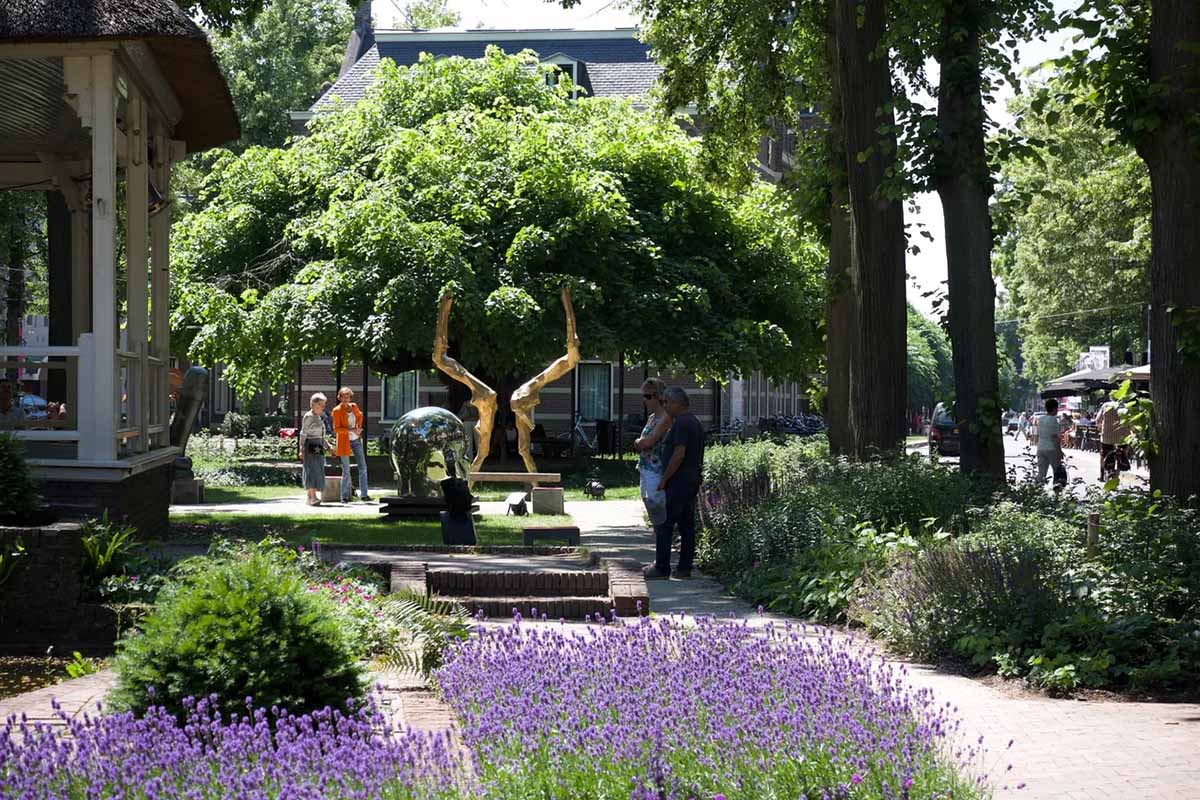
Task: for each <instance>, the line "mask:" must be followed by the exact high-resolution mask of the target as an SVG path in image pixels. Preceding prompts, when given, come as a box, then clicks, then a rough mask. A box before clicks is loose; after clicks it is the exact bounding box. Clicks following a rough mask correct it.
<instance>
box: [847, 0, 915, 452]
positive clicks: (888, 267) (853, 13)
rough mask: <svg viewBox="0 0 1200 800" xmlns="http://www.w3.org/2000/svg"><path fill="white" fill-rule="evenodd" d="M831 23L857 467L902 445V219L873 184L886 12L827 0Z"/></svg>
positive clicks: (887, 156)
mask: <svg viewBox="0 0 1200 800" xmlns="http://www.w3.org/2000/svg"><path fill="white" fill-rule="evenodd" d="M860 10H861V15H862V24H861V25H860V24H859V22H858V16H859V12H860ZM836 18H837V41H838V77H839V80H840V83H841V91H842V121H843V126H842V127H843V130H844V132H845V137H846V173H847V186H848V188H849V191H850V214H851V217H852V220H853V227H852V231H853V233H852V240H851V242H852V249H851V278H852V282H853V287H854V288H853V292H854V312H855V318H854V336H853V340H854V341H853V346H852V350H851V358H850V381H849V397H850V403H849V407H850V430H851V431H852V433H853V442H852V448H851V454H852V455H853V456H855V457H856V458H866V457H869V456H871V455H873V454H878V453H882V452H888V451H894V450H896V449H897V448H899V446H900V444H901V442H902V440H903V438H904V406H905V395H906V387H907V379H906V374H905V370H906V347H907V344H906V338H905V337H906V308H905V302H904V210H903V206H902V205H901V200H900V198H899V197H897V196H895V194H894V193H892V192H889V191H888V190H887V188H886V187H884V185H883V184H884V181H885V180H886V179H887V178H888V177H889V172H890V171H894V170H895V169H896V168H897V165H896V135H895V132H894V125H895V115H894V113H893V111H892V83H891V70H890V69H889V66H888V59H887V56H886V53H882V54H879V53H876V50H877V49H878V47H879V43H880V40H881V39H882V36H883V31H884V24H885V21H886V19H887V8H886V3H885V2H884V0H866V2H865V4H859V3H856V2H854V0H837V14H836ZM880 130H882V131H883V132H882V133H881V132H880Z"/></svg>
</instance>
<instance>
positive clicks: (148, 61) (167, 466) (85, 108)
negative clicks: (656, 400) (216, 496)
mask: <svg viewBox="0 0 1200 800" xmlns="http://www.w3.org/2000/svg"><path fill="white" fill-rule="evenodd" d="M238 136H239V129H238V123H237V116H236V114H235V113H234V110H233V104H232V100H231V99H230V96H229V90H228V87H227V86H226V85H225V82H224V79H223V78H222V77H221V73H220V70H219V69H218V67H217V64H216V62H215V60H214V58H213V55H212V50H211V49H210V47H209V45H208V42H207V40H206V38H205V35H204V33H203V32H202V31H201V30H200V29H199V28H198V27H197V26H196V25H195V23H193V22H192V20H191V19H190V18H189V17H188V16H187V15H186V14H184V13H183V12H182V11H180V10H179V8H178V6H176V5H175V4H174V3H173V2H171V0H138V2H136V3H130V2H127V1H126V0H5V2H4V3H3V4H0V191H5V190H10V191H11V190H24V191H44V192H46V193H47V209H48V213H47V220H46V222H47V234H48V239H49V242H48V250H49V259H48V261H49V267H50V269H49V274H50V287H49V298H50V309H49V311H50V344H49V346H45V347H12V346H0V368H4V369H11V368H13V367H14V366H16V365H17V364H18V363H20V364H21V366H24V367H26V368H28V367H29V366H30V361H31V360H33V361H36V360H39V359H40V360H42V361H43V363H42V364H41V365H40V368H41V369H46V370H49V376H48V382H47V385H48V386H49V387H50V389H49V391H48V392H47V393H48V394H50V395H57V396H51V397H49V398H47V399H49V400H51V401H54V402H65V403H66V411H67V413H66V417H65V419H57V420H45V419H43V420H33V419H24V420H19V421H7V422H5V423H4V425H3V427H6V428H10V429H15V433H16V435H17V436H18V437H20V438H21V439H23V440H24V441H25V447H26V452H27V454H28V457H29V462H30V463H31V464H32V465H33V467H34V470H35V474H36V475H37V476H38V478H39V479H41V481H42V482H43V487H44V496H45V497H46V499H47V501H48V503H49V504H50V505H52V506H57V507H58V508H60V509H61V510H63V511H64V512H67V513H68V514H70V513H71V512H76V513H78V514H90V513H96V512H97V511H99V510H101V509H108V510H110V511H111V512H113V513H114V514H115V515H116V516H119V517H124V518H126V519H129V520H130V521H131V522H133V523H134V524H136V525H138V526H139V527H142V528H144V529H146V531H145V532H152V531H155V530H158V529H161V528H164V527H165V526H166V523H167V505H168V501H169V490H170V484H169V481H170V470H171V465H172V462H173V461H174V457H175V456H176V455H177V451H176V449H175V448H172V447H171V446H170V441H169V427H170V419H169V414H170V408H169V392H170V387H169V378H168V374H169V372H168V370H169V358H170V355H169V354H170V348H169V343H170V332H169V330H168V310H169V306H170V287H169V281H170V271H169V248H168V240H169V235H170V227H171V208H170V203H169V201H168V200H167V195H168V190H169V185H170V175H171V164H172V162H174V161H178V160H179V159H181V158H183V157H184V155H185V154H186V153H187V152H194V151H197V150H203V149H206V148H209V147H213V146H216V145H219V144H222V143H224V142H227V141H230V140H232V139H236V138H237V137H238ZM119 288H120V289H123V291H121V292H120V293H119V294H118V289H119ZM2 344H3V342H2V341H0V345H2Z"/></svg>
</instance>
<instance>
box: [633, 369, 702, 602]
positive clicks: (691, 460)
mask: <svg viewBox="0 0 1200 800" xmlns="http://www.w3.org/2000/svg"><path fill="white" fill-rule="evenodd" d="M663 407H664V408H665V409H666V412H667V413H668V414H670V415H671V418H672V419H673V420H674V423H673V424H672V425H671V431H670V432H669V433H668V434H667V438H666V441H665V447H664V448H663V452H664V455H665V456H666V458H667V459H668V461H667V466H666V469H664V470H663V476H662V481H661V482H660V483H659V488H660V489H662V490H664V491H665V492H666V495H667V519H666V521H665V522H663V523H662V524H661V525H656V526H654V550H655V559H654V565H653V566H650V567H647V568H646V577H647V578H651V579H653V578H667V577H675V578H681V579H687V578H690V577H692V561H693V560H694V559H695V557H696V497H697V496H698V495H699V493H700V480H701V476H702V473H703V469H704V430H703V429H702V428H701V427H700V420H698V419H696V416H695V415H694V414H692V412H691V401H690V400H689V398H688V396H687V392H685V391H684V390H683V389H680V388H679V387H678V386H672V387H671V388H670V389H667V391H666V392H664V393H663ZM676 526H678V527H679V564H678V566H677V567H676V568H675V572H674V573H672V572H671V540H672V538H673V537H674V534H675V527H676Z"/></svg>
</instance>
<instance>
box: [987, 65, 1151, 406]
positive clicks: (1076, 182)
mask: <svg viewBox="0 0 1200 800" xmlns="http://www.w3.org/2000/svg"><path fill="white" fill-rule="evenodd" d="M1052 86H1057V87H1058V88H1060V89H1061V88H1062V87H1061V85H1059V84H1052ZM1088 94H1090V90H1088V91H1082V92H1064V93H1063V95H1062V97H1061V98H1060V97H1058V93H1057V92H1054V93H1052V94H1051V95H1050V99H1049V101H1048V102H1044V103H1038V104H1037V107H1036V110H1035V109H1034V108H1031V103H1030V101H1029V100H1028V99H1025V98H1019V99H1017V100H1015V101H1013V111H1014V112H1015V114H1016V116H1017V118H1018V120H1019V122H1018V127H1019V131H1020V133H1021V135H1022V136H1023V137H1025V138H1026V139H1028V140H1029V141H1031V142H1033V143H1034V144H1033V145H1032V147H1031V148H1030V149H1028V150H1022V151H1019V152H1015V153H1013V154H1012V155H1010V156H1009V157H1008V158H1005V159H1004V160H1003V161H1002V162H1001V165H1000V176H1001V177H1000V187H1001V188H1000V192H999V193H998V196H997V201H998V202H997V209H998V210H997V220H998V222H999V223H1000V224H999V226H998V227H999V230H1000V232H1001V235H1000V237H999V242H998V248H997V256H996V265H997V271H998V273H999V274H1000V275H1001V276H1002V278H1003V280H1004V285H1005V287H1006V288H1007V289H1008V291H1009V305H1008V309H1007V311H1008V313H1009V314H1011V315H1012V318H1013V319H1016V320H1018V321H1019V323H1020V336H1021V340H1022V349H1023V355H1024V359H1025V369H1024V372H1025V374H1026V375H1027V376H1028V377H1029V378H1031V379H1032V380H1034V381H1036V382H1038V383H1044V382H1045V381H1046V380H1048V379H1051V378H1055V377H1058V376H1059V375H1062V374H1064V373H1066V372H1069V371H1071V370H1073V369H1074V367H1075V363H1076V359H1078V357H1079V354H1080V352H1083V351H1086V350H1087V348H1088V347H1089V346H1091V345H1108V346H1109V347H1110V348H1111V351H1112V358H1113V362H1114V363H1119V362H1120V361H1121V360H1122V359H1123V358H1124V354H1125V351H1127V350H1128V351H1130V352H1131V353H1134V354H1140V353H1141V352H1142V351H1144V350H1145V346H1146V345H1145V333H1146V304H1147V303H1149V301H1150V274H1149V266H1150V205H1151V200H1150V175H1149V172H1148V171H1147V169H1146V166H1145V164H1144V162H1143V161H1142V160H1141V159H1140V158H1139V157H1138V156H1137V154H1136V153H1135V152H1134V151H1133V148H1132V147H1130V146H1129V145H1128V144H1125V143H1123V142H1121V141H1119V140H1117V139H1116V138H1115V137H1114V136H1113V135H1112V133H1111V132H1109V131H1106V130H1105V129H1103V128H1099V127H1097V126H1096V125H1095V124H1094V123H1093V122H1092V120H1090V119H1089V118H1087V117H1086V116H1081V115H1080V114H1079V113H1076V112H1075V111H1074V107H1075V106H1076V105H1077V104H1079V103H1080V102H1082V101H1083V100H1084V99H1085V98H1086V96H1087V95H1088Z"/></svg>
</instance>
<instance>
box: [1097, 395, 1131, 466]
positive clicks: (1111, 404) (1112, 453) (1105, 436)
mask: <svg viewBox="0 0 1200 800" xmlns="http://www.w3.org/2000/svg"><path fill="white" fill-rule="evenodd" d="M1098 416H1099V422H1100V480H1101V481H1106V480H1108V479H1109V478H1111V477H1113V476H1114V475H1117V474H1118V473H1119V472H1120V471H1121V470H1122V469H1128V468H1129V466H1128V465H1129V455H1128V448H1127V446H1126V444H1125V438H1126V437H1127V436H1129V426H1128V425H1127V424H1125V420H1123V419H1122V418H1121V406H1120V403H1118V402H1117V401H1116V400H1109V401H1108V402H1107V403H1105V404H1104V405H1102V406H1100V414H1099V415H1098Z"/></svg>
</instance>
